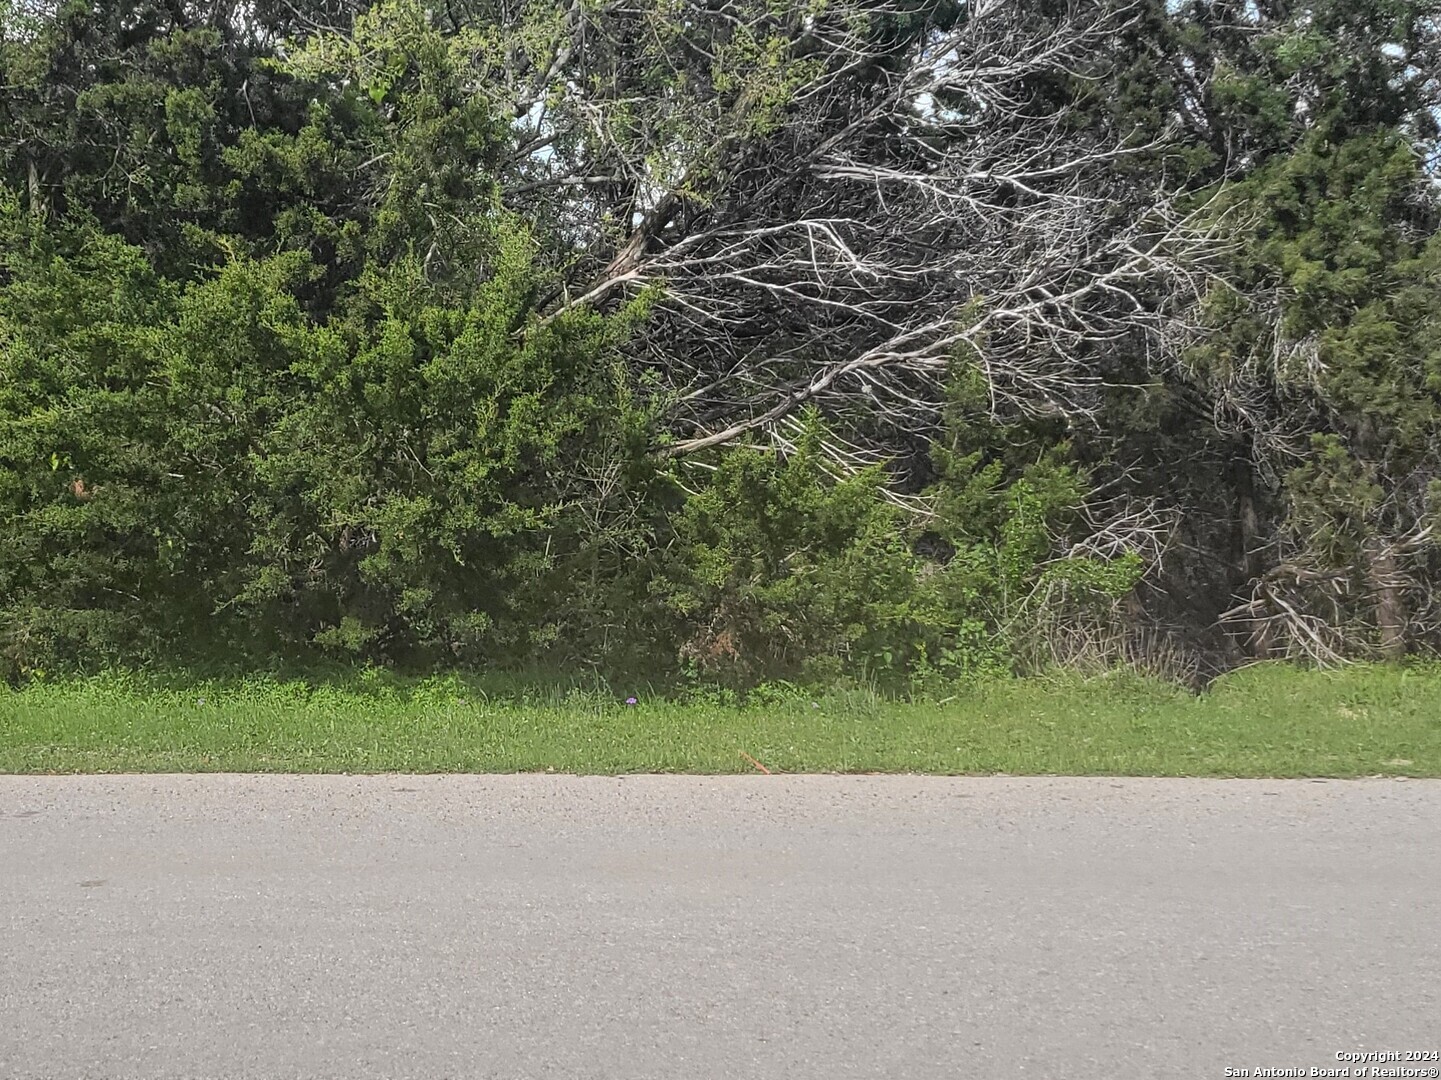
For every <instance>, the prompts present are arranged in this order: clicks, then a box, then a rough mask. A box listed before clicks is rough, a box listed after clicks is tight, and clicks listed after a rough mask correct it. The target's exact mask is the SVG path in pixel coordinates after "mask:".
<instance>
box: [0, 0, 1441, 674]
mask: <svg viewBox="0 0 1441 1080" xmlns="http://www.w3.org/2000/svg"><path fill="white" fill-rule="evenodd" d="M1438 6H1441V5H1438V4H1437V3H1435V2H1434V0H1347V2H1341V0H1315V2H1310V3H1305V2H1292V0H1284V2H1265V0H1247V2H1230V0H1193V2H1190V3H1181V4H1177V3H1174V2H1166V0H1117V2H1115V3H1109V2H1098V3H1095V4H1089V5H1072V4H1063V3H1056V2H1052V0H813V2H801V3H788V4H779V5H777V4H775V3H771V2H769V0H438V2H431V3H423V2H421V0H375V2H361V0H245V2H241V0H209V2H199V0H163V2H162V0H155V2H145V3H133V2H125V3H119V2H111V0H103V2H92V3H85V2H81V0H64V2H51V0H0V88H3V93H0V650H3V655H4V657H5V658H6V663H7V664H8V665H9V667H10V669H11V672H12V674H14V675H20V676H23V675H26V674H33V673H34V672H36V671H40V670H43V669H45V668H46V667H47V666H53V665H56V664H88V663H96V662H103V661H107V660H126V661H129V660H137V659H146V658H160V657H166V656H175V655H186V654H189V653H192V652H198V653H203V654H212V655H213V654H216V653H224V654H226V655H230V656H234V657H241V658H250V659H252V660H263V659H266V658H274V657H277V656H287V657H296V656H302V657H303V656H317V655H324V654H334V655H339V656H354V657H361V658H366V659H371V660H387V661H393V662H400V663H417V664H437V663H448V664H454V663H462V664H483V663H486V664H488V663H545V664H552V663H553V664H564V665H576V664H584V665H589V666H594V667H597V668H627V669H631V670H642V671H648V672H671V673H677V674H679V673H685V672H689V673H691V674H693V675H697V676H705V677H715V678H721V679H724V680H729V681H734V682H737V683H746V682H753V681H756V680H759V679H765V678H774V677H786V678H796V677H815V678H821V677H831V676H833V675H835V674H837V673H839V672H842V671H865V672H869V673H871V674H874V675H876V676H877V677H882V678H896V679H910V680H915V679H927V678H953V677H956V676H960V675H965V674H970V673H976V672H982V671H993V670H994V671H1000V670H1007V669H1014V668H1016V667H1018V666H1027V665H1036V664H1046V663H1052V662H1056V661H1061V662H1070V661H1093V662H1106V663H1109V662H1114V661H1116V660H1118V659H1136V658H1138V657H1140V658H1149V660H1150V661H1152V662H1156V663H1162V662H1164V663H1169V664H1172V665H1173V666H1179V667H1180V668H1183V669H1187V670H1211V669H1215V668H1217V667H1221V666H1225V665H1227V664H1232V663H1236V662H1239V661H1240V660H1242V659H1244V658H1246V657H1254V656H1273V655H1290V656H1304V657H1310V658H1312V659H1316V660H1322V661H1330V660H1335V659H1338V658H1341V657H1346V656H1359V655H1370V654H1379V655H1399V654H1402V653H1405V652H1407V651H1413V650H1424V649H1431V648H1434V647H1435V646H1436V645H1437V643H1438V637H1441V608H1438V606H1437V602H1436V601H1435V599H1434V597H1435V595H1436V592H1437V589H1436V586H1437V584H1438V580H1437V578H1438V574H1441V560H1438V550H1437V547H1436V537H1435V515H1436V512H1437V509H1438V506H1441V504H1438V501H1437V500H1438V499H1441V458H1438V451H1437V449H1436V448H1437V447H1438V445H1441V442H1438V439H1441V427H1438V420H1441V409H1438V403H1441V399H1438V394H1441V352H1438V342H1441V337H1438V332H1437V331H1438V327H1441V321H1438V320H1441V309H1438V300H1437V297H1438V292H1437V284H1438V281H1437V273H1438V271H1441V241H1438V240H1437V239H1436V237H1437V222H1438V200H1437V189H1436V184H1435V170H1434V165H1435V149H1436V140H1437V135H1438V131H1437V123H1436V116H1437V113H1436V109H1437V107H1438V104H1441V103H1438V101H1437V94H1438V89H1441V88H1438V81H1437V76H1438V67H1437V49H1438V27H1441V22H1438V19H1441V11H1438Z"/></svg>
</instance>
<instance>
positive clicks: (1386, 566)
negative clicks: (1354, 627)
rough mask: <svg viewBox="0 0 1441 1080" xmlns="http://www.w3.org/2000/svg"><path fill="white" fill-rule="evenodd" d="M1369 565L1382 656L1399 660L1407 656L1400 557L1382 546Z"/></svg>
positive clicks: (1377, 549)
mask: <svg viewBox="0 0 1441 1080" xmlns="http://www.w3.org/2000/svg"><path fill="white" fill-rule="evenodd" d="M1369 564H1370V565H1369V567H1368V571H1369V577H1370V585H1371V595H1372V598H1373V600H1374V602H1375V605H1376V627H1377V629H1378V630H1380V632H1381V655H1382V656H1384V657H1386V658H1387V659H1388V660H1395V659H1398V658H1400V657H1402V656H1404V655H1405V654H1406V600H1405V598H1404V597H1403V596H1402V595H1401V579H1400V575H1399V574H1398V573H1397V572H1396V556H1395V554H1394V553H1393V552H1392V550H1391V548H1390V546H1389V545H1384V544H1383V545H1379V546H1377V547H1376V548H1375V549H1373V551H1372V553H1371V558H1370V560H1369Z"/></svg>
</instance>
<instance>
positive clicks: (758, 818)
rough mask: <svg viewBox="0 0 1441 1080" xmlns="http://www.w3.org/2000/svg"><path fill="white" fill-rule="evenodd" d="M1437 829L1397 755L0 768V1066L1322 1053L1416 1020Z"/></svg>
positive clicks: (1211, 1061) (403, 1073)
mask: <svg viewBox="0 0 1441 1080" xmlns="http://www.w3.org/2000/svg"><path fill="white" fill-rule="evenodd" d="M1438 859H1441V782H1429V781H1404V782H1402V781H1381V780H1377V781H1361V782H1344V781H1336V782H1325V783H1320V782H1281V781H1262V782H1253V781H1196V780H1192V781H1186V780H1180V781H1178V780H1109V779H1091V780H1077V779H1031V780H1023V779H1010V778H996V779H944V778H918V777H849V778H843V777H807V778H801V777H796V778H788V777H763V776H755V777H732V778H681V777H625V778H619V779H617V778H574V777H562V776H519V777H413V776H382V777H269V778H265V777H241V776H208V777H83V778H60V777H23V778H22V777H0V1077H3V1078H4V1080H21V1078H32V1077H33V1078H45V1080H67V1078H72V1077H76V1078H78V1077H85V1078H88V1080H102V1078H103V1080H109V1078H118V1077H144V1078H147V1080H149V1078H161V1077H185V1078H187V1080H199V1078H211V1077H215V1078H219V1077H225V1078H227V1080H229V1078H239V1077H256V1078H261V1077H263V1078H265V1080H274V1078H286V1077H305V1078H312V1077H335V1078H344V1080H360V1078H365V1077H393V1078H400V1077H416V1078H426V1080H430V1078H440V1077H453V1078H456V1080H460V1078H471V1077H494V1078H498V1080H526V1078H532V1077H565V1078H586V1077H606V1078H611V1077H615V1078H633V1077H634V1078H639V1077H658V1078H659V1077H665V1078H667V1080H671V1078H676V1080H688V1078H706V1077H746V1078H765V1080H771V1078H775V1080H779V1078H786V1080H790V1078H810V1077H817V1078H821V1077H824V1078H832V1077H906V1078H917V1080H932V1078H943V1077H997V1078H1008V1077H1058V1078H1067V1080H1090V1078H1130V1077H1136V1078H1142V1077H1144V1078H1154V1077H1217V1078H1219V1077H1223V1076H1225V1075H1226V1072H1225V1070H1226V1068H1227V1067H1230V1068H1232V1069H1241V1068H1246V1069H1256V1068H1262V1069H1271V1068H1301V1069H1302V1070H1303V1071H1305V1070H1309V1069H1310V1068H1312V1067H1318V1068H1339V1067H1340V1066H1341V1064H1342V1062H1339V1061H1338V1060H1337V1056H1336V1055H1337V1054H1338V1052H1340V1053H1355V1052H1364V1051H1382V1052H1388V1051H1399V1052H1406V1051H1422V1052H1425V1051H1428V1050H1441V898H1438V890H1441V867H1438ZM1401 1064H1403V1065H1404V1064H1406V1063H1404V1062H1403V1063H1401ZM1432 1065H1441V1063H1434V1062H1433V1063H1429V1064H1428V1063H1425V1062H1422V1063H1420V1064H1419V1067H1420V1068H1422V1069H1423V1070H1424V1069H1426V1068H1429V1067H1431V1066H1432ZM1393 1067H1394V1066H1393ZM1413 1067H1416V1066H1413ZM1233 1075H1237V1074H1233ZM1253 1075H1255V1074H1254V1073H1253ZM1352 1075H1356V1074H1355V1073H1354V1071H1353V1073H1352ZM1368 1075H1369V1074H1368ZM1422 1075H1424V1073H1423V1074H1422Z"/></svg>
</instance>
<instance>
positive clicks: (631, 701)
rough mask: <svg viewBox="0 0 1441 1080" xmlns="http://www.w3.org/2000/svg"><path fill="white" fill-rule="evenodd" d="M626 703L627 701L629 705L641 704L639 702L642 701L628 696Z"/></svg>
mask: <svg viewBox="0 0 1441 1080" xmlns="http://www.w3.org/2000/svg"><path fill="white" fill-rule="evenodd" d="M625 703H626V704H627V705H639V704H640V701H639V700H637V699H636V698H633V697H628V698H626V699H625Z"/></svg>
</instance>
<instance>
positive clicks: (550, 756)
mask: <svg viewBox="0 0 1441 1080" xmlns="http://www.w3.org/2000/svg"><path fill="white" fill-rule="evenodd" d="M628 692H629V691H627V690H626V689H625V688H621V690H620V691H619V693H612V692H609V691H583V690H569V691H567V690H564V689H561V688H551V689H548V690H547V689H544V688H536V687H533V686H531V687H527V686H525V685H523V684H513V685H506V684H503V683H498V682H496V681H495V680H491V681H489V682H487V681H484V680H481V681H470V682H466V681H463V680H460V679H457V678H453V677H452V678H442V679H429V680H405V679H400V678H396V677H393V676H388V675H385V674H382V673H375V672H371V673H365V674H361V675H357V676H351V677H348V678H341V679H333V680H329V681H321V682H306V681H302V680H283V679H279V678H248V679H221V680H213V679H212V680H193V681H188V682H180V681H177V680H176V679H175V678H173V677H172V678H170V679H164V678H160V677H154V676H149V677H145V676H137V675H118V674H115V675H108V676H101V677H96V678H90V679H83V680H71V681H63V682H59V683H53V684H32V685H30V686H28V687H26V688H24V689H21V690H13V691H3V690H0V772H4V773H72V772H161V771H164V772H206V771H222V770H223V771H244V772H349V773H364V772H387V771H398V772H512V771H546V770H549V769H554V770H555V771H557V772H576V773H624V772H692V773H732V772H751V771H753V770H754V766H752V765H751V764H750V763H749V762H748V761H747V760H746V759H745V758H744V757H743V756H742V754H743V753H744V754H749V755H750V756H751V757H753V758H755V759H757V760H758V761H760V762H762V763H763V764H764V765H765V766H766V767H767V768H769V769H771V770H772V771H774V772H872V771H875V772H925V773H1011V774H1072V775H1088V774H1089V775H1097V774H1101V775H1118V776H1119V775H1125V776H1135V775H1151V776H1268V777H1282V776H1334V777H1342V776H1370V775H1377V774H1382V775H1397V776H1441V668H1438V667H1435V666H1419V667H1410V668H1392V667H1370V666H1358V667H1352V668H1347V669H1344V670H1339V671H1334V672H1306V671H1300V670H1296V669H1293V668H1289V667H1285V666H1280V665H1276V666H1269V665H1268V666H1262V667H1254V668H1250V669H1247V670H1244V671H1240V672H1235V673H1233V674H1231V675H1229V676H1227V677H1225V678H1223V679H1221V680H1220V681H1218V682H1217V683H1216V684H1214V685H1213V687H1212V688H1211V689H1210V690H1209V691H1208V692H1207V693H1205V694H1203V695H1201V696H1199V697H1198V696H1193V695H1191V694H1190V693H1188V692H1186V691H1183V690H1180V689H1178V688H1176V687H1173V686H1170V685H1167V684H1163V683H1159V682H1152V681H1147V680H1143V679H1140V678H1137V677H1135V676H1127V675H1120V674H1117V675H1112V676H1106V677H1101V678H1092V679H1080V678H1077V677H1065V678H1062V677H1054V678H1044V679H1024V680H1015V681H1010V682H996V683H991V684H987V685H984V686H980V687H976V688H973V689H969V690H964V691H960V692H958V693H957V694H956V696H954V697H952V698H949V699H943V700H941V701H938V702H937V701H930V702H927V701H917V702H905V701H893V700H886V699H884V698H881V697H879V696H877V695H875V694H872V693H868V692H865V691H850V692H842V691H835V692H831V693H828V694H824V695H821V696H815V697H813V696H809V695H804V694H801V693H800V692H794V693H787V694H772V695H769V696H768V697H767V698H766V700H763V701H755V700H752V701H751V702H750V703H749V704H746V705H744V706H735V705H727V704H725V703H723V702H721V701H718V700H714V699H712V700H710V701H706V700H694V699H693V700H690V701H676V700H666V699H664V698H659V697H657V698H652V697H651V696H650V695H649V694H645V693H641V694H639V696H640V698H641V700H640V703H639V704H637V705H634V706H627V705H626V704H624V701H623V696H624V695H626V694H627V693H628Z"/></svg>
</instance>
